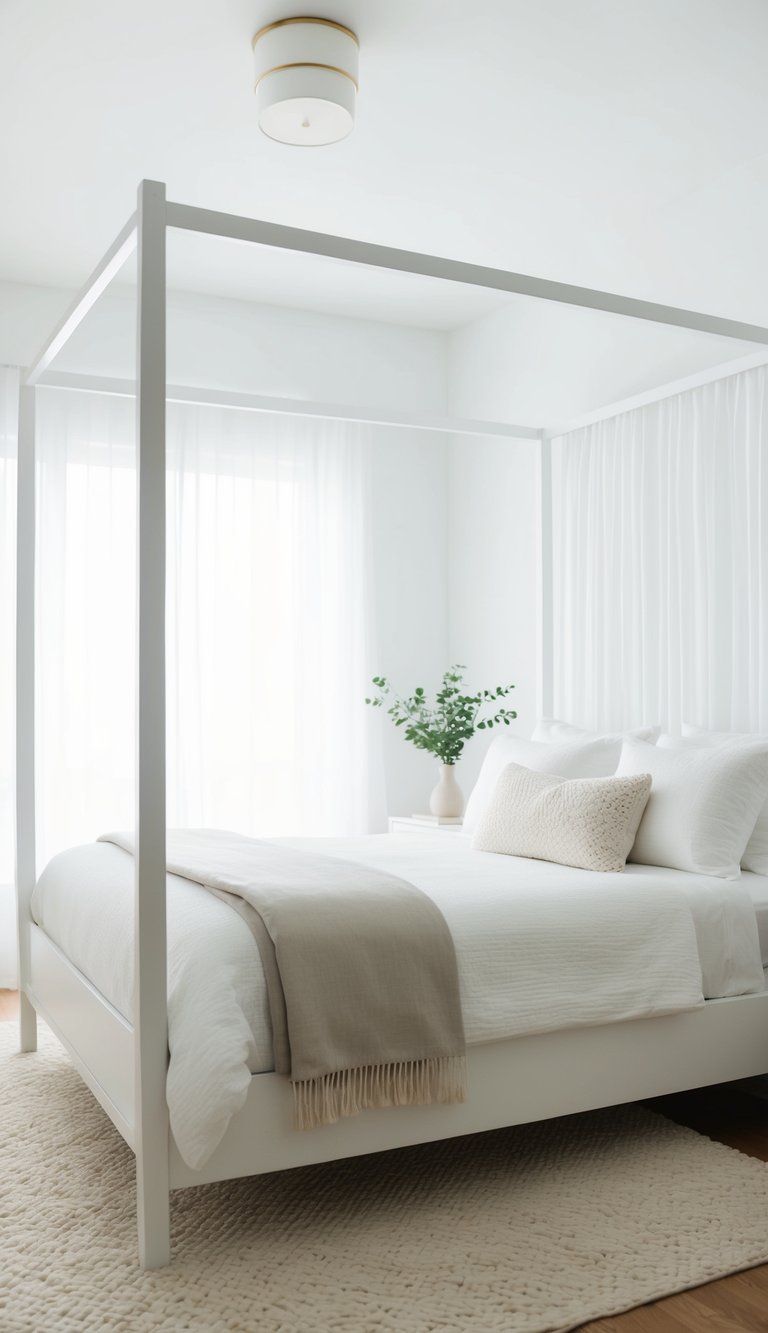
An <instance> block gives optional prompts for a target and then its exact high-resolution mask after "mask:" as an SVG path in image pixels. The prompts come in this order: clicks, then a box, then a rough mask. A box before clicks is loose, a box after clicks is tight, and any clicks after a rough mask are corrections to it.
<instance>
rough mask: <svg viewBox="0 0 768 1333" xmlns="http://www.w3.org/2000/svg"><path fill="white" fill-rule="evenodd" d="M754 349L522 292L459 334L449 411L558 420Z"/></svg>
mask: <svg viewBox="0 0 768 1333" xmlns="http://www.w3.org/2000/svg"><path fill="white" fill-rule="evenodd" d="M753 350H759V349H757V348H756V347H755V345H754V344H751V343H742V342H736V341H734V340H733V339H730V338H716V337H713V336H712V335H711V334H708V333H695V332H693V331H692V330H690V329H679V328H673V327H671V326H668V325H663V324H653V323H651V322H650V321H648V320H642V319H627V318H625V317H624V316H622V315H610V314H606V313H605V312H603V311H598V310H583V309H579V308H578V307H576V306H567V305H558V304H556V303H555V302H553V301H540V300H533V299H531V298H526V299H521V298H515V300H513V301H511V302H510V303H509V304H508V305H505V306H502V307H500V308H499V309H497V310H494V311H491V312H490V313H489V314H485V315H481V316H480V317H479V318H478V319H475V320H473V321H472V322H471V323H468V324H465V325H464V326H463V327H462V328H460V329H458V330H457V331H456V332H455V333H453V334H452V335H451V337H450V343H449V353H448V359H449V375H450V410H451V411H452V412H455V413H456V414H457V415H458V416H464V417H480V418H485V419H486V420H488V419H490V420H498V421H513V422H515V424H517V425H522V426H525V425H527V426H547V427H556V426H559V425H563V424H567V423H569V422H570V421H572V420H573V419H574V418H576V417H579V416H581V415H582V414H584V413H587V412H591V411H594V410H595V409H597V408H601V407H605V406H606V405H607V404H609V403H615V402H619V401H620V400H622V399H624V398H628V397H631V396H632V395H633V394H638V393H642V392H644V391H645V390H648V389H652V388H654V387H656V386H659V385H663V384H667V383H669V382H670V381H671V380H675V379H679V378H682V377H683V376H685V375H690V374H693V373H695V372H697V371H700V370H704V369H706V368H708V367H709V366H716V365H720V364H722V363H723V362H728V361H731V360H733V359H734V358H736V357H740V356H744V355H745V354H747V353H748V352H750V351H753Z"/></svg>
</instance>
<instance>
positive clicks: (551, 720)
mask: <svg viewBox="0 0 768 1333" xmlns="http://www.w3.org/2000/svg"><path fill="white" fill-rule="evenodd" d="M660 731H661V727H640V728H638V730H637V731H610V732H606V733H605V735H602V736H601V733H600V732H599V731H588V730H587V728H586V727H576V726H574V724H573V723H572V722H562V721H561V720H560V718H557V717H540V718H539V720H538V722H537V723H536V726H535V728H534V732H533V735H532V737H531V740H532V741H543V742H544V743H545V744H549V743H550V742H551V741H570V740H574V741H594V740H600V739H603V740H606V739H607V740H614V741H615V740H623V739H624V737H625V736H631V737H632V738H633V739H635V740H638V741H650V742H651V743H652V744H653V742H654V741H655V740H656V737H657V736H658V734H659V732H660Z"/></svg>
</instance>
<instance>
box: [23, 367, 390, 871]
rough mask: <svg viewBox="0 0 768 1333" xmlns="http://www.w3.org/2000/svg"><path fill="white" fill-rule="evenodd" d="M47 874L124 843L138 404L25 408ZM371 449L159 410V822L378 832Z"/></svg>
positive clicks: (237, 414) (356, 432) (361, 440)
mask: <svg viewBox="0 0 768 1333" xmlns="http://www.w3.org/2000/svg"><path fill="white" fill-rule="evenodd" d="M38 397H39V404H38V457H39V474H38V475H39V513H38V522H39V532H40V544H39V569H38V607H39V617H38V619H39V625H38V634H39V670H40V675H39V682H38V710H39V746H38V748H39V783H40V786H39V792H40V798H39V799H40V857H41V861H43V862H44V861H45V860H46V859H47V858H48V857H49V856H50V855H51V854H52V853H53V852H54V851H56V850H59V849H60V848H62V847H65V846H68V845H71V844H72V843H74V842H78V841H83V840H87V839H89V838H92V837H94V836H96V835H97V834H98V833H99V832H103V831H104V830H105V829H107V828H110V827H116V826H127V825H130V824H131V822H132V819H133V799H134V791H133V789H134V758H133V737H134V714H133V709H134V668H135V653H134V583H133V580H134V570H135V536H134V524H135V472H134V462H135V455H134V445H133V417H134V408H133V403H132V402H130V401H129V400H127V399H120V398H112V397H108V396H102V395H96V394H87V393H72V392H68V391H63V390H53V389H45V390H41V391H40V392H39V394H38ZM369 448H370V441H369V439H368V436H367V433H366V432H365V431H363V430H361V429H360V428H357V427H349V426H343V425H340V424H336V423H325V422H304V421H301V420H297V419H295V418H279V417H269V416H266V415H261V414H253V413H247V412H241V411H235V410H231V409H223V408H221V409H220V408H209V407H205V408H201V407H187V406H177V405H172V406H170V407H169V411H168V554H169V575H168V820H169V824H171V825H187V826H189V825H208V826H226V827H230V828H236V829H238V830H239V831H241V832H244V833H252V834H255V835H260V834H266V835H268V834H281V833H310V834H311V833H334V832H339V833H351V832H359V831H364V830H366V829H367V828H369V827H370V826H371V824H372V823H373V822H375V821H377V820H378V819H380V818H381V815H382V808H381V803H382V800H383V796H382V793H383V782H382V780H381V777H380V763H379V759H378V749H377V746H376V745H375V744H373V743H372V739H371V738H372V737H373V736H374V735H375V732H373V731H372V730H371V722H370V719H369V717H368V716H367V711H366V709H365V705H364V702H363V700H364V696H365V690H366V681H367V680H368V678H369V677H370V674H371V654H370V652H369V643H370V640H371V634H372V627H371V624H370V614H371V606H370V599H369V598H368V595H367V589H368V580H369V576H370V570H369V565H370V562H369V559H368V551H367V538H366V533H367V530H368V525H367V523H366V509H367V505H368V471H369V469H368V451H369Z"/></svg>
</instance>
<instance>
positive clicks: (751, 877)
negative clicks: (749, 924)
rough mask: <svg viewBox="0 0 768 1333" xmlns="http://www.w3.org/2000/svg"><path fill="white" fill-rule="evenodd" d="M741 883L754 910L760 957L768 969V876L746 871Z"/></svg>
mask: <svg viewBox="0 0 768 1333" xmlns="http://www.w3.org/2000/svg"><path fill="white" fill-rule="evenodd" d="M739 882H740V883H741V884H742V886H743V887H744V889H745V890H746V892H747V893H748V894H749V900H750V902H751V903H752V907H753V908H754V912H755V916H756V917H757V935H758V939H759V941H760V955H761V957H762V960H763V967H768V875H755V874H753V873H752V872H751V871H749V870H745V871H743V872H742V876H741V880H740V881H739Z"/></svg>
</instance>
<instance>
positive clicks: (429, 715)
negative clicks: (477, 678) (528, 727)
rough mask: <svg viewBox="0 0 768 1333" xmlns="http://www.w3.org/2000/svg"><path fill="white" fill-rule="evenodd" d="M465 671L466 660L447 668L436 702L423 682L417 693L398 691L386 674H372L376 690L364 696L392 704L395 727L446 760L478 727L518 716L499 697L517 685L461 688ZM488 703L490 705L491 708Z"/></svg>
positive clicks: (377, 704)
mask: <svg viewBox="0 0 768 1333" xmlns="http://www.w3.org/2000/svg"><path fill="white" fill-rule="evenodd" d="M465 671H466V667H463V666H452V667H449V668H448V670H447V671H446V672H445V673H444V675H443V678H442V680H441V682H440V688H439V689H438V691H437V694H436V695H435V702H434V704H430V703H429V702H428V700H427V696H426V693H425V690H424V688H423V686H421V685H417V686H416V688H415V690H414V691H413V694H410V695H399V694H394V693H393V691H392V686H391V685H390V683H389V681H388V680H387V678H386V676H374V677H373V684H374V685H375V686H376V689H377V691H378V693H377V694H375V695H373V696H372V697H371V698H369V699H366V701H365V702H366V703H367V704H370V705H371V707H372V708H384V706H385V704H388V705H389V706H388V707H387V710H386V711H387V714H388V716H389V717H391V718H392V721H393V722H394V724H395V726H396V727H404V728H405V730H404V732H403V735H404V736H405V739H406V740H407V741H410V742H411V744H412V745H415V746H416V748H417V749H418V750H427V751H428V752H429V753H430V754H434V755H436V757H437V758H438V759H439V760H440V762H441V763H443V764H455V763H458V760H459V759H460V758H461V754H462V751H463V749H464V746H465V745H466V743H467V741H468V740H471V739H472V737H473V736H474V734H475V732H476V731H489V730H490V729H491V728H492V727H498V726H509V724H510V722H511V721H512V719H513V718H516V717H517V713H516V712H514V710H513V709H511V708H502V707H499V700H500V699H505V698H506V696H507V695H508V694H509V693H510V692H511V691H512V690H513V689H514V688H515V687H514V685H496V686H495V687H494V688H493V689H491V690H478V691H477V693H475V694H465V693H464V692H463V689H462V687H463V685H464V672H465ZM488 709H491V710H492V711H490V713H488ZM481 713H482V714H483V716H481ZM486 714H487V715H486Z"/></svg>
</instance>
